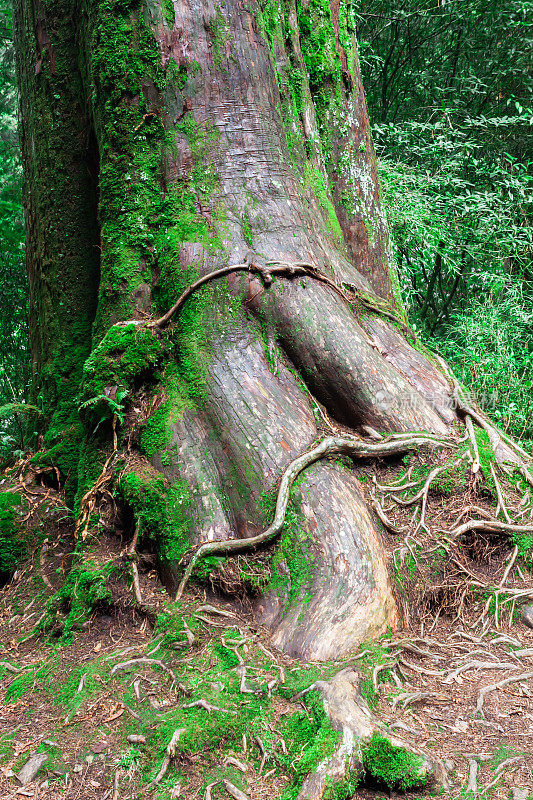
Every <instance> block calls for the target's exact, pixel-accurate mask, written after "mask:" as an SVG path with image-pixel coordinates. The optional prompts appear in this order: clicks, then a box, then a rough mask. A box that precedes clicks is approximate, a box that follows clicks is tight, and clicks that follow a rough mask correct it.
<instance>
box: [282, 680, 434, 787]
mask: <svg viewBox="0 0 533 800" xmlns="http://www.w3.org/2000/svg"><path fill="white" fill-rule="evenodd" d="M359 682H360V679H359V676H358V674H357V673H356V672H355V671H354V670H353V669H351V668H348V669H344V670H342V671H341V672H339V673H337V675H335V677H334V678H332V679H331V680H330V681H317V682H316V685H315V686H316V688H317V689H318V690H319V691H320V693H321V695H322V698H323V701H324V708H325V710H326V713H327V714H328V716H329V718H330V721H331V724H332V726H333V728H334V729H335V730H337V731H338V732H339V733H341V734H342V743H341V744H340V745H339V747H338V749H337V751H336V752H335V753H334V754H333V755H332V756H331V757H330V758H327V759H325V760H324V761H322V762H321V763H320V764H319V766H318V768H317V769H316V770H315V772H313V773H311V774H310V775H309V776H308V777H307V778H306V780H305V782H304V784H303V786H302V788H301V790H300V793H299V795H298V800H322V798H323V797H325V796H326V794H327V792H328V791H331V788H332V787H334V786H335V785H336V784H339V783H341V782H343V781H347V780H350V779H351V780H353V779H356V778H359V777H361V776H362V775H363V774H364V772H365V747H366V746H367V745H368V743H369V742H370V741H371V740H372V738H373V737H375V736H379V737H383V739H385V740H386V741H387V742H388V744H389V746H391V747H392V748H401V749H402V750H403V751H406V752H407V753H410V754H411V755H412V757H413V758H412V761H410V762H409V763H410V769H411V774H410V776H409V778H410V780H412V784H411V785H412V786H413V787H415V786H417V787H418V788H421V787H423V786H427V785H428V784H431V783H433V782H434V781H439V782H440V783H442V784H443V785H444V786H446V771H445V769H444V767H443V765H442V764H441V763H440V761H437V760H436V759H433V758H431V757H430V756H428V755H427V754H425V753H424V752H423V751H422V750H420V749H419V748H417V747H416V746H414V745H412V744H410V743H409V742H408V741H406V740H405V739H403V738H400V737H399V736H397V735H396V734H395V733H394V732H393V731H392V730H390V729H389V728H387V726H385V725H384V724H383V723H381V722H380V721H379V720H378V719H377V718H376V717H375V716H374V715H373V714H372V712H371V711H370V709H369V707H368V704H367V702H366V700H365V699H364V697H363V696H362V695H361V693H360V691H359ZM406 777H407V776H406Z"/></svg>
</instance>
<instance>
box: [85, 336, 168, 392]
mask: <svg viewBox="0 0 533 800" xmlns="http://www.w3.org/2000/svg"><path fill="white" fill-rule="evenodd" d="M167 351H168V350H167V347H166V346H165V343H164V340H162V338H161V337H160V335H159V334H158V333H157V332H156V331H154V330H152V329H148V328H143V327H139V326H136V325H134V324H130V325H125V326H123V327H118V326H114V327H112V328H110V329H109V330H108V331H107V333H106V334H105V336H104V338H103V339H102V341H101V342H100V343H99V344H98V345H97V347H95V349H94V350H93V352H92V353H91V355H90V356H89V358H88V359H87V361H86V362H85V366H84V369H83V377H84V391H83V396H84V397H87V398H88V399H92V398H94V397H95V396H98V395H104V396H105V392H106V390H107V391H108V392H109V389H110V388H111V387H115V389H114V391H113V394H114V393H115V391H116V385H118V386H120V387H122V388H124V389H126V390H127V391H128V392H131V391H132V390H133V388H134V383H135V381H136V380H137V381H139V380H140V379H141V378H143V377H144V376H146V375H147V374H149V373H150V372H153V370H154V367H155V365H156V364H157V363H158V361H159V360H161V359H162V357H163V356H164V355H165V354H166V352H167Z"/></svg>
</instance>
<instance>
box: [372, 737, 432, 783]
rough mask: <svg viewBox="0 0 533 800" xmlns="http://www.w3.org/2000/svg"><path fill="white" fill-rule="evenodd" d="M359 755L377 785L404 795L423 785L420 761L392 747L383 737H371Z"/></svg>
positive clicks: (425, 780)
mask: <svg viewBox="0 0 533 800" xmlns="http://www.w3.org/2000/svg"><path fill="white" fill-rule="evenodd" d="M362 753H363V766H364V768H365V771H366V773H367V775H368V776H370V777H371V778H373V779H374V780H375V781H376V782H377V783H378V784H379V785H380V786H384V787H386V788H387V789H389V790H400V791H402V792H405V791H408V790H410V789H421V788H422V787H423V786H425V784H426V783H427V775H426V771H425V769H424V759H423V758H421V757H420V756H416V755H414V754H413V753H409V752H408V751H407V750H405V749H404V748H403V747H396V746H395V745H392V744H391V743H390V742H389V740H388V739H386V738H385V737H384V736H380V735H379V734H374V736H372V738H371V739H370V741H369V742H368V743H367V744H366V745H364V747H363V750H362Z"/></svg>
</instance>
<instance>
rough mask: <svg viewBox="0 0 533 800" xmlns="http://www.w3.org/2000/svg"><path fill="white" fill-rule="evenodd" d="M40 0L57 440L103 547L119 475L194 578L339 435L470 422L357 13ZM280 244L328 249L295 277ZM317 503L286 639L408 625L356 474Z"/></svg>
mask: <svg viewBox="0 0 533 800" xmlns="http://www.w3.org/2000/svg"><path fill="white" fill-rule="evenodd" d="M15 6H16V25H17V38H18V48H17V49H18V54H19V56H18V71H19V81H20V87H21V97H22V146H23V153H24V162H25V168H26V213H27V228H28V272H29V277H30V287H31V303H32V352H33V362H34V383H33V397H34V399H35V400H36V401H38V402H39V403H40V404H41V406H42V408H43V410H44V412H45V415H46V417H47V419H48V427H47V429H46V432H45V436H44V449H43V452H42V454H41V456H40V458H41V460H42V461H43V462H44V463H52V464H54V465H55V466H57V467H58V468H59V470H60V472H61V478H62V480H63V481H65V482H66V492H67V496H68V498H69V500H70V502H71V503H74V504H75V507H76V510H77V513H78V514H80V516H81V523H80V527H79V541H80V544H79V547H80V551H81V550H83V549H84V548H85V549H90V548H91V547H92V548H93V549H97V547H98V539H99V536H100V535H101V534H100V531H101V530H102V528H101V527H100V528H99V520H98V516H97V513H96V512H97V510H98V504H97V503H96V505H95V502H96V500H97V499H98V498H97V494H96V492H93V490H92V487H93V485H94V483H95V481H97V480H98V478H99V477H100V480H101V481H102V480H104V481H108V483H106V487H109V485H110V482H111V481H115V483H116V486H117V487H118V490H119V492H120V493H121V498H122V504H123V510H124V515H125V516H124V518H125V519H126V520H127V519H130V518H131V515H133V517H134V518H135V519H137V520H138V521H139V522H140V525H141V536H145V537H150V536H151V537H152V538H155V541H156V542H157V547H158V556H159V563H160V567H161V574H162V575H163V576H164V578H165V580H166V582H167V585H168V586H169V588H171V589H172V588H175V587H176V586H177V584H178V581H179V579H180V577H181V575H182V573H183V565H181V564H180V563H179V560H180V558H181V556H183V555H184V553H186V552H187V551H189V550H190V549H191V548H193V547H195V546H197V545H199V544H201V543H204V542H208V541H214V540H233V539H235V538H247V537H251V536H255V535H257V534H259V533H260V532H261V531H262V530H263V528H264V527H265V514H264V513H263V511H264V507H265V505H266V506H267V510H268V508H270V507H271V505H272V503H271V502H270V500H271V498H272V493H273V492H275V490H276V488H277V486H278V482H279V479H280V476H281V474H282V473H283V471H284V470H285V469H286V468H287V466H288V465H289V464H291V462H292V461H294V459H296V458H297V457H298V456H300V455H301V454H302V453H304V452H305V451H306V450H309V449H310V448H312V446H313V445H314V444H316V442H317V440H319V438H320V437H321V435H322V434H323V432H324V430H325V431H326V432H330V428H331V427H333V428H334V430H335V432H336V433H344V434H350V435H354V436H359V437H361V438H362V439H363V440H365V439H368V435H369V433H370V434H371V435H374V436H376V433H375V432H377V433H379V434H390V433H393V432H395V433H401V432H409V431H424V432H426V434H432V435H435V436H439V437H450V436H452V435H453V430H454V426H455V424H456V422H457V421H458V417H457V416H456V412H455V410H454V409H453V404H452V403H451V402H450V400H451V394H452V389H451V388H450V384H449V381H448V379H447V377H445V375H444V374H443V373H442V372H441V370H440V368H438V367H437V366H435V361H434V360H433V359H430V358H429V357H428V356H427V355H425V354H424V353H423V351H422V349H421V348H420V347H419V346H418V345H417V344H416V342H415V340H414V338H413V337H410V336H408V335H407V336H406V333H405V331H406V325H405V322H404V320H403V312H402V310H401V307H400V306H399V305H398V302H399V301H398V297H397V293H396V285H397V282H396V277H395V270H394V264H393V263H392V261H391V255H390V246H389V240H388V234H387V228H386V224H385V221H384V217H383V212H382V209H381V206H380V200H379V186H378V181H377V175H376V162H375V157H374V151H373V147H372V141H371V137H370V132H369V121H368V116H367V111H366V105H365V100H364V94H363V90H362V85H361V76H360V71H359V65H358V60H357V54H356V49H355V40H354V33H353V26H352V24H351V22H350V11H349V6H346V5H344V4H338V3H335V2H330V3H329V5H328V4H327V3H322V2H315V0H313V1H312V2H310V3H308V4H306V3H301V4H294V2H292V0H289V2H287V3H286V4H282V5H281V6H280V5H279V4H275V3H270V2H267V1H266V0H265V2H263V3H259V4H258V3H256V2H254V0H250V2H246V3H244V2H242V0H225V2H221V3H218V4H216V5H215V4H213V3H211V2H210V0H195V2H189V0H174V2H169V0H165V1H164V2H159V0H145V1H144V2H126V1H124V2H122V1H120V2H119V0H86V1H85V2H83V3H81V6H80V4H79V3H73V2H72V1H71V0H48V1H47V2H46V3H45V2H41V0H17V2H16V3H15ZM269 262H274V266H275V265H276V264H277V265H278V266H279V265H280V264H281V265H283V264H287V265H291V264H294V263H302V262H303V263H305V264H307V265H311V266H309V267H304V270H305V269H307V271H308V274H304V275H302V274H299V275H297V276H295V277H291V276H290V275H289V274H283V272H281V271H279V270H278V274H276V275H275V276H274V277H273V279H272V281H269V280H268V275H266V273H265V272H264V271H263V273H262V274H261V271H260V267H261V265H263V266H264V265H267V264H268V263H269ZM243 263H250V265H253V264H255V265H256V266H255V267H251V268H250V270H248V271H246V270H244V271H243V270H241V271H235V272H234V273H233V274H230V275H229V276H228V277H224V278H221V279H219V280H217V281H212V282H209V283H208V284H206V286H205V287H204V288H201V289H199V290H198V291H197V292H194V293H193V294H192V296H191V297H190V299H189V300H188V301H187V302H186V303H185V304H184V305H183V306H182V307H181V308H180V309H179V311H178V312H177V313H176V315H175V316H173V317H172V318H171V319H170V320H169V324H168V325H163V324H161V325H159V326H154V325H151V321H152V320H154V319H155V318H157V317H158V316H159V315H160V314H161V313H163V312H165V311H167V309H169V308H170V307H171V306H172V304H173V303H174V302H175V301H176V299H177V298H178V296H179V294H180V292H181V291H182V290H183V289H185V287H187V286H188V285H189V284H190V283H191V282H193V281H194V280H195V279H196V278H198V276H201V275H206V274H207V273H209V272H211V271H213V270H216V269H219V268H221V267H223V266H225V265H233V264H235V265H239V264H243ZM257 265H259V267H258V266H257ZM258 269H259V271H258ZM324 276H327V278H328V279H329V282H328V281H327V280H325V279H324ZM125 321H135V322H136V324H135V325H120V324H117V323H122V322H125ZM80 412H81V421H80ZM328 426H329V428H328ZM372 429H373V430H372ZM494 437H495V438H494V443H495V445H499V447H500V450H501V453H500V454H501V456H502V457H507V458H510V457H512V452H511V451H509V450H508V449H507V448H506V447H505V446H504V445H503V444H502V443H501V442H499V441H497V438H498V437H497V434H494ZM103 467H106V468H107V469H108V470H109V469H111V468H112V474H109V475H107V474H105V472H104V473H102V468H103ZM117 476H118V477H117ZM102 485H103V484H102V482H100V483H99V484H98V486H102ZM91 492H93V493H91ZM269 498H270V500H269ZM100 499H101V498H100ZM291 509H292V511H291V524H290V525H287V526H286V529H287V531H288V535H284V536H282V539H281V543H280V544H279V545H277V546H276V547H277V549H276V551H275V556H274V568H273V577H272V580H271V581H270V583H269V585H268V586H267V587H266V590H265V591H264V592H263V594H262V595H261V596H260V597H258V598H257V597H256V598H255V600H254V608H255V613H256V615H257V618H258V619H259V620H260V621H261V622H263V623H265V624H266V625H268V626H269V627H270V628H271V630H272V634H273V641H274V643H275V644H276V645H278V646H279V647H280V648H282V649H284V650H285V651H287V652H288V653H290V654H292V655H295V656H301V657H305V658H307V659H310V660H313V659H329V658H337V657H339V656H341V655H343V654H345V653H346V652H348V651H349V650H350V649H352V648H353V647H354V646H355V645H357V644H358V643H359V642H360V641H362V640H363V639H364V638H366V637H368V636H372V635H376V634H379V633H380V632H381V631H383V630H385V628H386V627H387V626H393V627H394V626H395V625H396V622H397V619H398V611H397V607H396V603H395V600H394V597H393V593H392V590H391V585H390V582H389V578H388V575H387V570H386V565H385V559H384V554H383V552H382V546H381V543H380V532H379V529H378V527H377V524H376V518H375V517H374V516H373V513H372V511H371V509H370V508H369V507H368V505H367V503H366V501H365V499H364V495H363V493H362V490H361V487H360V486H359V485H358V481H357V480H356V478H355V477H354V475H353V472H352V471H350V470H349V469H347V468H346V467H345V466H344V465H343V464H342V463H337V462H334V461H331V460H330V461H324V460H320V461H316V462H315V463H313V464H312V465H310V466H309V467H308V468H307V469H306V470H305V471H303V472H302V473H301V476H300V478H299V481H298V483H297V485H296V486H295V488H294V489H293V493H292V499H291ZM268 513H269V512H268ZM268 513H267V517H268ZM128 514H129V515H130V517H128ZM101 515H102V518H103V516H104V511H103V510H101ZM115 521H116V518H115ZM268 521H269V520H268V519H267V522H268ZM123 524H126V523H125V522H124V523H123ZM131 527H132V530H131V533H133V526H131Z"/></svg>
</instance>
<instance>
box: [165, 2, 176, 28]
mask: <svg viewBox="0 0 533 800" xmlns="http://www.w3.org/2000/svg"><path fill="white" fill-rule="evenodd" d="M162 9H163V14H164V16H165V22H166V23H167V25H168V27H169V28H173V27H174V21H175V19H176V14H175V11H174V3H173V2H172V0H163V3H162Z"/></svg>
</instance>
